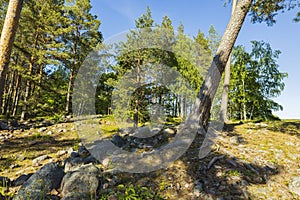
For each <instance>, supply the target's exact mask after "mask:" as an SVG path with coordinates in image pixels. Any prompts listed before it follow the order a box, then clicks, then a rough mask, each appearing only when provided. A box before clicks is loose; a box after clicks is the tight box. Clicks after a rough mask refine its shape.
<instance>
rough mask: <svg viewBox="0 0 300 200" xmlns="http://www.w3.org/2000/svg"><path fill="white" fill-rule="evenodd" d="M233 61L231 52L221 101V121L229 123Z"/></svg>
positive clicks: (233, 8) (234, 0)
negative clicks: (228, 111)
mask: <svg viewBox="0 0 300 200" xmlns="http://www.w3.org/2000/svg"><path fill="white" fill-rule="evenodd" d="M236 1H237V0H233V1H232V12H231V15H233V12H234V10H235V8H236V3H237V2H236ZM231 60H232V52H230V55H229V58H228V61H227V64H226V67H225V74H224V86H223V94H222V101H221V113H220V120H221V121H224V122H227V121H228V118H227V108H228V93H229V84H230V65H231Z"/></svg>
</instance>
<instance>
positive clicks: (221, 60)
mask: <svg viewBox="0 0 300 200" xmlns="http://www.w3.org/2000/svg"><path fill="white" fill-rule="evenodd" d="M252 2H253V0H240V1H239V3H238V4H237V7H236V9H235V11H234V13H233V15H232V17H231V19H230V21H229V23H228V25H227V28H226V30H225V33H224V35H223V37H222V40H221V43H220V46H219V48H218V50H217V53H216V55H215V57H214V59H213V62H212V64H211V67H210V68H209V71H208V74H207V76H206V78H205V80H204V83H203V84H202V86H201V90H200V92H199V93H198V99H199V100H200V102H198V110H197V111H196V112H198V114H199V123H200V124H201V125H202V126H203V127H204V128H205V129H206V130H207V128H208V122H209V118H210V109H211V106H212V101H213V98H214V97H215V94H216V91H217V88H218V86H219V83H220V80H221V75H222V73H223V72H224V69H225V66H226V63H227V61H228V58H229V55H230V52H231V50H232V48H233V45H234V43H235V41H236V39H237V37H238V34H239V32H240V30H241V28H242V25H243V23H244V20H245V17H246V15H247V13H248V11H249V8H250V6H251V4H252Z"/></svg>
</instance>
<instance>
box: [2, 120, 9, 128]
mask: <svg viewBox="0 0 300 200" xmlns="http://www.w3.org/2000/svg"><path fill="white" fill-rule="evenodd" d="M8 129H9V127H8V124H7V122H6V121H1V122H0V130H8Z"/></svg>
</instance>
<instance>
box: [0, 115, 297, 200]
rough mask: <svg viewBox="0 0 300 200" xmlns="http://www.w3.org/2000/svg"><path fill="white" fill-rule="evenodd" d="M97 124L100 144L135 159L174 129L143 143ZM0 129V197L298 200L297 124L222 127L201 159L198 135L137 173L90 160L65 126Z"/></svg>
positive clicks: (169, 136) (174, 128)
mask: <svg viewBox="0 0 300 200" xmlns="http://www.w3.org/2000/svg"><path fill="white" fill-rule="evenodd" d="M102 125H103V124H102ZM104 125H107V126H108V127H109V128H110V129H109V132H110V133H111V134H110V136H108V140H111V141H112V142H113V143H114V144H115V145H116V146H119V147H121V148H123V149H124V150H127V151H139V152H141V153H143V152H151V151H152V150H153V149H155V148H158V147H159V146H161V145H166V144H167V143H168V142H170V141H172V139H173V138H174V136H175V135H176V131H177V128H178V127H177V126H175V125H166V126H164V127H163V130H162V131H160V132H159V133H158V134H157V135H156V136H154V137H152V138H151V140H149V139H148V140H147V139H136V138H134V137H133V135H132V134H131V133H130V131H129V132H128V131H127V132H126V131H125V130H124V129H120V130H119V131H115V130H116V129H115V127H114V125H112V124H111V123H110V122H107V121H105V124H104ZM0 129H2V130H0V149H1V151H0V199H12V198H14V199H65V200H66V199H110V200H113V199H191V200H192V199H218V200H221V199H224V200H226V199H288V200H290V199H300V121H279V122H263V123H245V124H230V125H228V126H227V127H226V131H223V132H222V133H220V135H219V137H218V138H217V140H216V143H215V145H213V147H212V151H211V153H210V154H209V155H208V156H206V157H205V158H203V159H199V158H198V153H199V149H198V147H199V145H198V144H199V143H201V142H202V141H203V137H198V138H197V140H196V141H195V142H194V143H193V144H192V146H191V147H190V148H189V149H188V151H187V152H186V153H185V154H184V155H183V156H181V157H180V158H179V159H178V160H177V161H176V162H174V163H173V164H171V165H170V166H169V167H168V168H165V169H160V170H156V171H154V172H150V173H143V174H132V173H124V172H123V173H120V172H115V171H111V169H110V163H109V162H108V161H105V160H104V161H105V162H102V163H100V162H98V161H97V160H96V159H95V158H94V157H93V156H92V155H90V154H89V152H88V151H87V150H86V148H85V147H83V146H81V143H80V142H81V141H80V139H79V138H78V136H77V133H76V129H75V128H74V123H72V122H65V123H59V124H53V123H52V122H51V121H47V120H41V121H34V122H26V123H23V124H20V123H18V122H17V121H11V122H9V123H7V122H6V121H2V122H0Z"/></svg>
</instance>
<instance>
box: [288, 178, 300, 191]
mask: <svg viewBox="0 0 300 200" xmlns="http://www.w3.org/2000/svg"><path fill="white" fill-rule="evenodd" d="M289 189H290V191H291V192H293V193H295V194H297V195H299V196H300V176H299V177H295V178H293V180H292V182H291V183H290V184H289Z"/></svg>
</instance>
